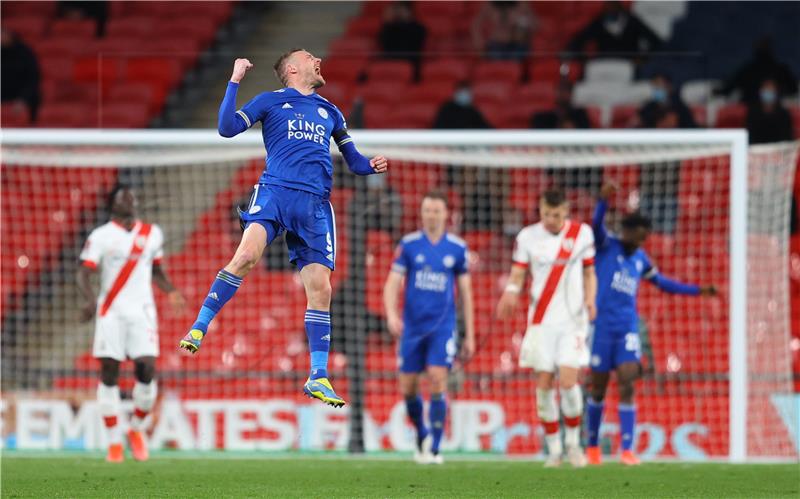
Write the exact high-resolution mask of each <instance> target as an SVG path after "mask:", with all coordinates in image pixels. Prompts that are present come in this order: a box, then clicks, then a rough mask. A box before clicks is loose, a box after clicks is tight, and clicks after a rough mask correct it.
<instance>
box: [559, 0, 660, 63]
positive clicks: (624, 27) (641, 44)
mask: <svg viewBox="0 0 800 499" xmlns="http://www.w3.org/2000/svg"><path fill="white" fill-rule="evenodd" d="M589 44H593V45H594V46H595V51H596V53H597V54H598V55H603V54H605V55H610V56H616V57H626V56H627V57H631V58H636V57H637V56H639V55H643V54H644V53H646V52H650V51H653V50H658V48H659V47H660V46H661V44H662V41H661V39H660V38H659V37H658V35H656V34H655V33H654V32H653V30H651V29H650V28H648V27H647V25H646V24H644V23H643V22H642V21H641V20H640V19H639V18H638V17H636V16H635V15H633V14H631V13H630V12H629V11H628V9H626V8H625V6H624V5H623V4H622V2H605V3H604V4H603V10H602V12H600V14H599V15H598V16H597V17H596V18H595V19H594V20H592V22H591V23H589V24H588V25H587V26H586V27H585V28H583V29H582V30H581V31H579V32H578V33H577V34H576V35H575V37H574V38H573V39H572V41H571V42H570V43H569V46H568V50H569V51H570V52H583V51H584V50H586V47H587V45H589Z"/></svg>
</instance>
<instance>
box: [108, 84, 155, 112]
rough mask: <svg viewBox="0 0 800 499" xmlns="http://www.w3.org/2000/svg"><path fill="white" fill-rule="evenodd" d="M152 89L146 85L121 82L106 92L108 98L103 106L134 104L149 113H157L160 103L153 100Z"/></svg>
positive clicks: (153, 93)
mask: <svg viewBox="0 0 800 499" xmlns="http://www.w3.org/2000/svg"><path fill="white" fill-rule="evenodd" d="M154 99H155V92H154V91H153V87H152V86H150V85H148V84H147V83H135V82H133V83H127V82H121V83H118V84H116V85H114V86H112V87H111V88H110V89H109V90H108V98H107V100H106V101H105V102H104V105H108V104H119V103H136V104H137V105H142V106H145V107H147V109H148V111H149V112H150V113H157V112H158V111H159V108H160V105H159V104H160V103H158V102H156V101H155V100H154Z"/></svg>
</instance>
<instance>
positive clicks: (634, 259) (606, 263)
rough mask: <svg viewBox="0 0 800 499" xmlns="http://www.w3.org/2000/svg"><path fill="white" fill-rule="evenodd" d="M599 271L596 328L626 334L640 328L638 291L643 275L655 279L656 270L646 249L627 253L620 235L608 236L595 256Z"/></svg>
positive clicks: (596, 268) (596, 269) (596, 267)
mask: <svg viewBox="0 0 800 499" xmlns="http://www.w3.org/2000/svg"><path fill="white" fill-rule="evenodd" d="M594 265H595V271H596V273H597V320H596V321H595V330H596V331H613V332H615V333H619V334H624V333H627V332H631V331H637V329H638V324H639V315H638V312H637V311H636V293H637V292H638V290H639V283H640V282H641V280H642V278H645V279H653V278H655V276H656V275H657V272H658V271H657V270H656V268H655V267H653V265H652V264H651V263H650V259H649V258H648V257H647V254H646V253H645V252H644V250H643V249H641V248H639V249H637V250H636V251H635V252H633V253H632V254H630V255H629V254H626V252H625V249H624V247H623V246H622V243H621V242H620V240H619V239H617V238H615V237H610V236H608V237H606V238H605V240H604V241H603V243H602V244H601V245H600V246H599V247H598V248H597V255H596V256H595V263H594Z"/></svg>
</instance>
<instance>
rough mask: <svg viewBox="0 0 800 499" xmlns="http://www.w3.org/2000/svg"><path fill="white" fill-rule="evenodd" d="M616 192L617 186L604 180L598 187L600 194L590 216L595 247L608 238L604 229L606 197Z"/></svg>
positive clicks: (606, 207) (600, 245) (598, 246)
mask: <svg viewBox="0 0 800 499" xmlns="http://www.w3.org/2000/svg"><path fill="white" fill-rule="evenodd" d="M616 192H617V186H616V185H614V184H613V183H611V182H606V183H605V184H603V187H601V188H600V195H599V196H598V199H597V206H595V208H594V216H593V217H592V232H593V233H594V245H595V247H596V248H600V247H602V246H603V245H604V244H605V242H606V240H607V239H608V231H607V230H606V223H605V218H606V211H607V210H608V199H609V198H610V197H611V196H613V195H614V194H615V193H616Z"/></svg>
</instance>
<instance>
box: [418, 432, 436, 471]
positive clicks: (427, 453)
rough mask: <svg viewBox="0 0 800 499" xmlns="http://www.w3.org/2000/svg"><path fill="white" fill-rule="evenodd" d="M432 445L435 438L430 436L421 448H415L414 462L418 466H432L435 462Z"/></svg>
mask: <svg viewBox="0 0 800 499" xmlns="http://www.w3.org/2000/svg"><path fill="white" fill-rule="evenodd" d="M432 445H433V438H432V437H431V436H430V434H429V435H428V436H427V437H425V438H424V439H423V440H422V443H421V444H420V445H419V446H417V447H415V448H414V462H415V463H417V464H430V463H431V461H432V460H433V453H432V452H431V446H432Z"/></svg>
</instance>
